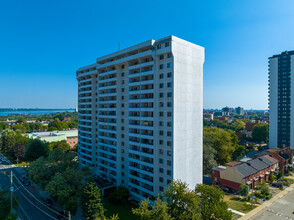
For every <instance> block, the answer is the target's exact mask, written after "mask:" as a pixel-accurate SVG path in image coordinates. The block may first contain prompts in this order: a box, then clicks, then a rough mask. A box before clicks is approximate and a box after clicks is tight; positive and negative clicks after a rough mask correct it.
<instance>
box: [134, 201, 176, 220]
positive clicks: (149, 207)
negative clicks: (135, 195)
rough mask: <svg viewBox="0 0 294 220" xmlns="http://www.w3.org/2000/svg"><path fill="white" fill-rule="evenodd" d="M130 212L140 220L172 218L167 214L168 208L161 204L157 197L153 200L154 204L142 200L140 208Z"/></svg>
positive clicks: (163, 203)
mask: <svg viewBox="0 0 294 220" xmlns="http://www.w3.org/2000/svg"><path fill="white" fill-rule="evenodd" d="M132 212H133V213H134V214H135V215H137V216H139V217H140V219H141V220H151V219H158V220H171V219H172V217H171V216H170V214H169V207H168V205H167V203H166V202H163V201H162V200H161V199H160V198H159V197H157V199H156V200H155V203H154V204H151V203H150V202H149V200H143V201H141V203H140V206H139V207H138V208H136V209H132Z"/></svg>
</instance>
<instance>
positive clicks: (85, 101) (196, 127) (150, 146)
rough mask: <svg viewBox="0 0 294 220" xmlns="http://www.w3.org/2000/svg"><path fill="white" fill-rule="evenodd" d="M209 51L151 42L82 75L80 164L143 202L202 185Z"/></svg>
mask: <svg viewBox="0 0 294 220" xmlns="http://www.w3.org/2000/svg"><path fill="white" fill-rule="evenodd" d="M203 63H204V48H203V47H200V46H198V45H195V44H193V43H190V42H187V41H185V40H182V39H179V38H177V37H174V36H169V37H165V38H162V39H160V40H149V41H146V42H143V43H141V44H138V45H135V46H132V47H129V48H126V49H123V50H120V51H117V52H115V53H112V54H108V55H106V56H103V57H100V58H97V59H96V62H95V63H94V64H91V65H89V66H85V67H82V68H80V69H78V70H77V73H76V74H77V80H78V97H79V98H78V104H79V111H78V112H79V145H78V148H79V160H80V163H81V164H82V165H84V166H85V165H87V166H90V167H92V169H93V171H94V172H95V173H96V174H97V175H99V176H101V177H103V178H106V179H108V180H110V181H111V182H113V183H114V184H115V185H123V186H125V187H127V188H128V189H129V190H130V193H131V196H132V197H133V198H134V199H136V200H138V201H139V200H141V199H145V198H150V199H151V200H153V199H154V198H155V196H157V195H158V194H159V193H161V192H163V191H164V190H165V189H166V187H167V186H168V184H169V183H170V182H171V181H172V180H173V179H181V180H182V181H185V182H186V183H188V184H189V186H190V187H191V188H194V187H195V185H196V184H199V183H202V162H203V161H202V142H203V140H202V130H203V115H202V111H203V92H202V90H203Z"/></svg>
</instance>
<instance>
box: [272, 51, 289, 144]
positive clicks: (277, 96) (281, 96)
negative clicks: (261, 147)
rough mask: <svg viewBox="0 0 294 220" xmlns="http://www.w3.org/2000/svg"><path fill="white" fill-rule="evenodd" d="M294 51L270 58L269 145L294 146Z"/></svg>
mask: <svg viewBox="0 0 294 220" xmlns="http://www.w3.org/2000/svg"><path fill="white" fill-rule="evenodd" d="M293 76H294V51H285V52H283V53H281V54H278V55H274V56H272V57H270V58H269V146H270V147H271V148H275V147H280V148H282V147H283V146H286V147H288V146H290V147H291V148H294V104H293V103H294V80H291V78H292V77H293Z"/></svg>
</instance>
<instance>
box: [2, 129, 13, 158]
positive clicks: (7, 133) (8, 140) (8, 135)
mask: <svg viewBox="0 0 294 220" xmlns="http://www.w3.org/2000/svg"><path fill="white" fill-rule="evenodd" d="M1 140H2V145H1V151H2V152H3V153H6V154H11V153H12V152H13V147H14V145H15V144H16V132H15V131H13V130H10V129H5V130H4V131H3V133H2V136H1Z"/></svg>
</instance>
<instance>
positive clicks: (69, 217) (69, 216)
mask: <svg viewBox="0 0 294 220" xmlns="http://www.w3.org/2000/svg"><path fill="white" fill-rule="evenodd" d="M68 220H71V215H70V211H69V212H68Z"/></svg>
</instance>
